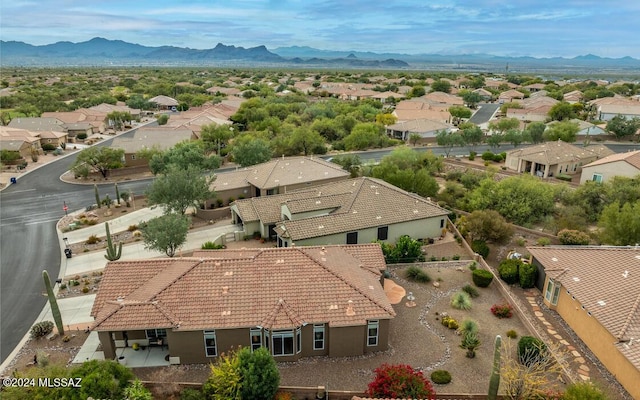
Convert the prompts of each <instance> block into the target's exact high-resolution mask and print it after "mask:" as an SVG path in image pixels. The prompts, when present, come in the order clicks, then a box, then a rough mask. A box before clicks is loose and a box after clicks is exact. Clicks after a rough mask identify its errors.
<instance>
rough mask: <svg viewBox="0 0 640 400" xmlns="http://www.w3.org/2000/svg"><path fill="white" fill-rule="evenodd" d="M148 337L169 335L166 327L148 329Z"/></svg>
mask: <svg viewBox="0 0 640 400" xmlns="http://www.w3.org/2000/svg"><path fill="white" fill-rule="evenodd" d="M146 334H147V338H157V337H167V330H166V329H147V330H146Z"/></svg>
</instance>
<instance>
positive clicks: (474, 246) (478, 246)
mask: <svg viewBox="0 0 640 400" xmlns="http://www.w3.org/2000/svg"><path fill="white" fill-rule="evenodd" d="M471 250H473V251H474V252H475V253H478V254H480V255H481V256H482V257H483V258H487V257H488V256H489V246H487V242H485V241H484V240H474V241H473V242H471Z"/></svg>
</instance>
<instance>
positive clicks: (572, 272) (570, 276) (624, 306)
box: [527, 246, 640, 368]
mask: <svg viewBox="0 0 640 400" xmlns="http://www.w3.org/2000/svg"><path fill="white" fill-rule="evenodd" d="M527 249H528V250H529V252H530V253H531V255H532V256H533V257H534V258H535V259H536V260H537V261H539V262H540V264H541V265H542V266H543V267H544V270H545V272H546V274H547V275H548V276H549V277H550V278H551V279H553V280H556V281H559V282H560V283H561V284H562V286H563V287H564V288H565V289H566V290H568V291H569V293H570V294H571V295H572V296H574V297H575V298H576V300H577V301H578V302H580V304H581V305H582V306H584V308H585V310H586V311H587V312H589V313H591V316H592V317H593V318H595V319H597V320H598V322H600V324H601V325H602V326H603V327H604V328H605V329H606V330H607V331H609V332H610V333H611V335H613V336H614V337H616V338H618V339H619V340H620V341H627V340H629V339H630V338H634V342H635V343H633V344H632V345H628V346H624V343H619V344H618V348H619V349H620V350H621V351H622V352H623V353H624V354H625V355H627V357H630V359H631V360H633V362H634V363H635V365H636V367H638V368H640V247H637V246H636V247H613V246H547V247H528V248H527ZM636 341H637V342H636Z"/></svg>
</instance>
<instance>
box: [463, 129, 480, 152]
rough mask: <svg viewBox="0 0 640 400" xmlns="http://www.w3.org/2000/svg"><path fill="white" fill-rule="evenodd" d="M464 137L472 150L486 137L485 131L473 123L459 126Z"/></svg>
mask: <svg viewBox="0 0 640 400" xmlns="http://www.w3.org/2000/svg"><path fill="white" fill-rule="evenodd" d="M459 128H460V132H461V135H462V139H463V140H464V143H465V144H466V145H467V146H469V148H470V149H471V151H473V150H475V148H476V146H478V145H479V144H480V143H482V139H483V138H484V132H482V129H480V127H479V126H478V125H475V124H472V123H464V124H460V126H459Z"/></svg>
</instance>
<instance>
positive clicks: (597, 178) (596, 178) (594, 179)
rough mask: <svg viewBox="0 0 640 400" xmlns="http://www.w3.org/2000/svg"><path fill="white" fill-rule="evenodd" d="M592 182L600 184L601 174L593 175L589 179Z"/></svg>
mask: <svg viewBox="0 0 640 400" xmlns="http://www.w3.org/2000/svg"><path fill="white" fill-rule="evenodd" d="M591 180H592V181H594V182H598V183H602V174H595V173H594V174H593V178H592V179H591Z"/></svg>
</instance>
